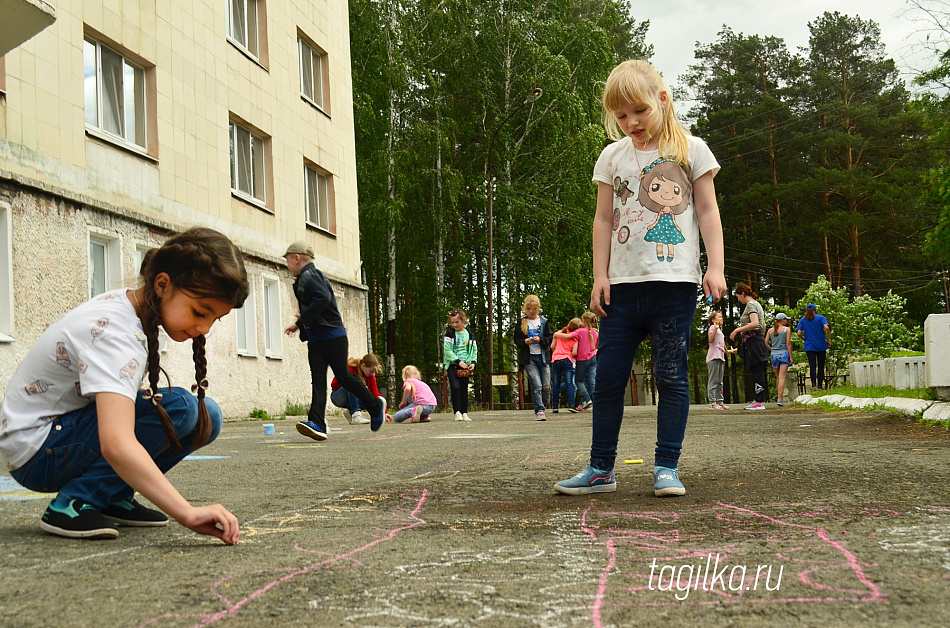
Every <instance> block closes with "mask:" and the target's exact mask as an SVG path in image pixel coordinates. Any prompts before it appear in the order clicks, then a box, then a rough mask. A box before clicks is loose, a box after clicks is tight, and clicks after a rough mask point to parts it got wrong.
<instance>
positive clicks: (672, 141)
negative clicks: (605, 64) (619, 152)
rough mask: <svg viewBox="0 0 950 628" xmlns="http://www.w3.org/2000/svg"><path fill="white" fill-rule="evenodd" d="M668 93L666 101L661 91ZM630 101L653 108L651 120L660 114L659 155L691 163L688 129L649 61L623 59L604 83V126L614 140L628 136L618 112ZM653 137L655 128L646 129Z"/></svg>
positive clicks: (683, 163)
mask: <svg viewBox="0 0 950 628" xmlns="http://www.w3.org/2000/svg"><path fill="white" fill-rule="evenodd" d="M661 92H666V102H665V103H664V102H663V101H662V100H661V99H660V93H661ZM627 104H642V105H646V107H648V108H649V109H650V118H651V122H652V118H653V115H654V114H656V113H657V112H659V113H660V116H661V119H660V121H659V127H660V133H659V137H657V138H656V139H657V150H658V151H659V153H660V157H664V158H669V159H674V160H675V161H676V162H677V163H679V164H682V165H683V166H688V165H689V144H688V142H687V139H686V138H687V136H688V135H689V134H688V133H687V132H686V129H685V128H683V125H682V124H680V121H679V120H678V119H677V118H676V113H675V112H674V111H673V97H672V96H671V95H670V92H669V90H667V89H666V84H665V83H664V82H663V77H661V76H660V74H659V72H657V71H656V68H654V67H653V66H652V65H650V63H648V62H647V61H643V60H642V59H630V60H629V61H624V62H623V63H621V64H620V65H618V66H617V67H615V68H614V69H613V71H611V73H610V76H608V77H607V82H606V83H605V84H604V99H603V105H604V129H606V130H607V136H608V137H609V138H610V139H612V140H615V141H616V140H622V139H623V138H624V137H626V136H625V135H624V133H623V131H622V130H621V128H620V125H619V124H618V123H617V117H616V116H615V115H614V112H615V111H618V110H619V109H621V108H622V107H623V106H624V105H627ZM647 133H648V134H649V135H650V137H651V138H653V137H654V133H653V131H652V129H647Z"/></svg>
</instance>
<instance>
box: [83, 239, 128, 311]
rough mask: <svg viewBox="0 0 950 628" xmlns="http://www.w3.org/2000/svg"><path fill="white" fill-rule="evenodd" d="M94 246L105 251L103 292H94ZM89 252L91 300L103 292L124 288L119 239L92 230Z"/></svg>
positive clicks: (88, 244)
mask: <svg viewBox="0 0 950 628" xmlns="http://www.w3.org/2000/svg"><path fill="white" fill-rule="evenodd" d="M93 245H97V246H101V247H102V250H103V256H102V271H103V272H102V290H100V291H99V292H94V290H95V288H96V286H95V285H93V283H94V282H93V274H94V272H95V268H94V263H95V262H94V260H93V258H92V247H93ZM86 250H87V251H88V252H89V257H88V259H89V292H88V294H89V298H90V299H91V298H93V297H95V296H98V295H100V294H102V293H103V292H108V291H110V290H115V289H116V288H121V287H122V259H121V256H120V255H119V253H120V246H119V239H118V238H116V237H115V236H111V235H109V234H106V233H102V232H100V231H95V230H90V231H89V238H88V240H87V248H86Z"/></svg>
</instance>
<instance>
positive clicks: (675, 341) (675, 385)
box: [590, 281, 697, 471]
mask: <svg viewBox="0 0 950 628" xmlns="http://www.w3.org/2000/svg"><path fill="white" fill-rule="evenodd" d="M696 300H697V291H696V284H693V283H670V282H665V281H650V282H644V283H633V284H615V285H612V286H610V305H609V306H606V307H605V308H604V309H605V310H606V312H607V316H605V317H603V318H602V319H601V325H600V346H599V348H598V350H597V359H598V361H599V362H600V364H599V365H598V366H599V367H600V368H598V369H597V398H596V400H595V402H594V411H593V437H592V438H591V447H590V466H592V467H594V468H595V469H600V470H602V471H610V470H612V469H613V468H614V461H615V460H616V458H617V442H618V441H619V439H620V424H621V422H622V421H623V407H624V398H625V395H626V390H627V383H628V382H629V381H630V369H631V368H632V367H633V357H634V354H635V353H636V351H637V347H639V346H640V343H641V342H642V341H643V340H644V339H645V338H646V337H647V336H648V335H649V336H652V338H653V351H652V356H653V372H654V376H655V378H656V387H657V391H658V392H659V400H658V401H657V406H656V450H655V454H654V463H655V464H656V466H661V467H670V468H673V469H675V468H676V466H677V464H678V462H679V457H680V450H681V449H682V446H683V437H684V435H685V434H686V419H687V417H688V416H689V377H688V373H689V364H688V356H689V335H690V330H691V328H692V324H693V314H694V312H695V310H696Z"/></svg>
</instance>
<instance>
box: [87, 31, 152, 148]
mask: <svg viewBox="0 0 950 628" xmlns="http://www.w3.org/2000/svg"><path fill="white" fill-rule="evenodd" d="M103 57H105V58H106V59H111V61H112V62H118V63H119V64H121V68H122V72H121V76H119V77H118V80H117V81H115V80H112V79H113V78H115V77H114V76H112V75H109V76H110V77H111V78H110V80H109V81H106V80H104V77H106V76H107V74H106V73H104V72H103ZM114 67H115V66H114ZM129 81H131V82H132V87H131V88H127V87H126V84H127V83H128V82H129ZM107 83H109V84H111V86H112V87H113V88H114V89H115V91H116V93H115V94H114V96H115V98H114V99H107V94H108V92H109V91H110V89H109V88H110V85H109V84H107ZM116 83H118V85H116ZM147 89H148V88H147V82H146V80H145V68H143V67H142V66H141V65H139V64H137V63H134V62H132V61H129V60H128V59H127V58H126V57H125V56H124V55H123V54H122V53H120V52H118V51H116V50H113V49H112V48H110V47H108V46H106V45H105V44H102V43H101V42H98V41H96V40H95V39H92V38H91V37H85V38H83V91H84V102H85V112H86V114H85V119H86V127H87V128H90V129H93V130H95V131H96V132H99V133H102V134H105V136H106V137H107V138H109V139H112V140H115V141H117V142H120V143H122V144H124V145H127V146H129V147H131V148H133V149H135V150H139V151H147V150H148V139H149V138H148V104H147V94H146V90H147ZM119 92H121V93H119ZM111 100H115V112H114V118H115V120H113V121H112V122H111V123H110V122H108V121H107V120H106V116H105V109H106V107H105V104H106V102H111ZM93 107H94V110H91V109H92V108H93ZM130 110H131V113H132V115H131V116H130V115H128V114H129V111H130Z"/></svg>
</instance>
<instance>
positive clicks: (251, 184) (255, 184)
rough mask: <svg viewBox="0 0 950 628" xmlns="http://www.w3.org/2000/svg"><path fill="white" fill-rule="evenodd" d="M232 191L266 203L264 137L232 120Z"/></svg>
mask: <svg viewBox="0 0 950 628" xmlns="http://www.w3.org/2000/svg"><path fill="white" fill-rule="evenodd" d="M231 191H232V192H235V193H237V194H238V195H240V196H244V197H246V198H247V199H249V200H250V199H255V200H257V201H260V202H261V203H264V202H265V201H266V200H267V199H266V198H265V197H264V138H263V137H261V136H260V135H257V134H256V133H254V132H252V131H250V130H248V129H246V128H244V127H243V126H241V125H239V124H237V123H235V122H231Z"/></svg>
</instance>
